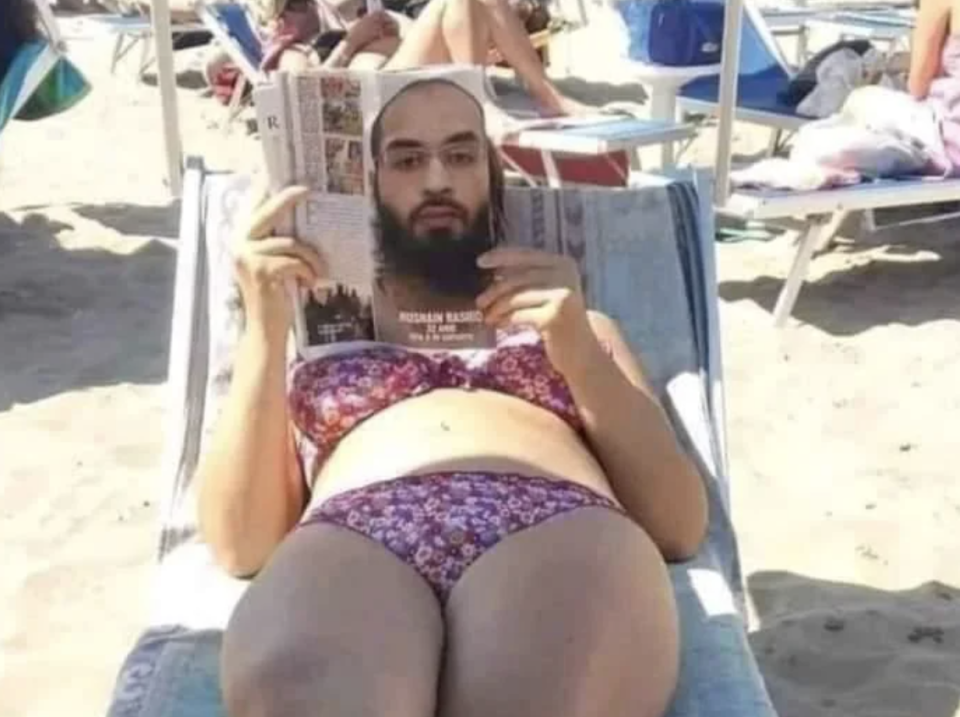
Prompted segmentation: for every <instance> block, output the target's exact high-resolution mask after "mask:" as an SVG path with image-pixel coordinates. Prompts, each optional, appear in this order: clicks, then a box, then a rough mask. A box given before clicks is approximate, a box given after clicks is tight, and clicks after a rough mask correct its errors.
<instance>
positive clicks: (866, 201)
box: [722, 179, 960, 327]
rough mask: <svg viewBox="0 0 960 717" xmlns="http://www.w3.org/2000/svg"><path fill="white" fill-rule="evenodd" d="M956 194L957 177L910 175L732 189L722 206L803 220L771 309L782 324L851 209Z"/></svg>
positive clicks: (747, 214) (959, 196) (959, 191)
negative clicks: (789, 188)
mask: <svg viewBox="0 0 960 717" xmlns="http://www.w3.org/2000/svg"><path fill="white" fill-rule="evenodd" d="M958 200H960V179H911V180H905V181H901V182H892V181H885V182H883V183H882V184H881V185H880V186H871V185H869V184H864V185H860V186H856V187H845V188H842V189H825V190H820V191H815V192H774V193H764V192H735V193H733V194H732V195H731V196H730V198H729V200H728V202H727V204H726V205H725V206H724V207H723V210H722V211H724V212H726V213H730V214H733V215H736V216H739V217H743V218H746V219H756V220H761V221H762V220H770V219H787V218H791V217H801V218H803V219H805V220H806V226H805V227H804V228H803V230H802V231H801V234H800V237H799V240H798V243H797V251H796V254H795V255H794V258H793V264H792V266H791V267H790V272H789V273H788V274H787V279H786V281H785V282H784V285H783V288H782V289H781V291H780V296H779V297H778V298H777V303H776V306H775V307H774V310H773V321H774V325H775V326H777V327H782V326H784V325H785V324H786V322H787V320H788V319H789V318H790V315H791V314H792V312H793V307H794V305H795V304H796V302H797V297H798V296H799V295H800V289H801V288H802V287H803V281H804V279H805V278H806V275H807V269H808V268H809V266H810V260H811V259H812V258H813V255H814V254H815V253H816V251H817V250H818V249H821V248H822V247H824V246H826V245H827V244H828V242H829V241H830V240H831V239H832V238H833V237H834V235H835V234H836V233H837V230H838V229H839V228H840V225H841V224H842V223H843V221H844V219H846V218H847V216H848V215H849V214H850V213H851V212H855V211H865V212H869V211H872V210H874V209H883V208H886V207H905V206H911V205H918V204H935V203H937V202H947V201H958Z"/></svg>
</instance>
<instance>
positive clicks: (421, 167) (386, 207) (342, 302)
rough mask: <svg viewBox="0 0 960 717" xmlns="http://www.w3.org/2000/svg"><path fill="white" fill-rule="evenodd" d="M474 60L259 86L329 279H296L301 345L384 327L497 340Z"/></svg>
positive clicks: (275, 175)
mask: <svg viewBox="0 0 960 717" xmlns="http://www.w3.org/2000/svg"><path fill="white" fill-rule="evenodd" d="M483 98H484V88H483V78H482V74H481V71H480V70H479V69H478V68H474V67H459V66H445V67H434V68H428V69H422V70H414V71H409V72H379V73H373V72H366V73H364V72H354V71H349V70H330V71H327V70H314V71H309V72H305V73H302V74H280V75H279V76H278V79H277V81H276V86H271V87H267V88H265V89H260V90H258V96H257V110H258V114H259V115H261V119H260V122H261V127H269V128H271V131H270V132H262V137H263V145H264V151H265V154H266V165H267V169H268V172H269V173H270V174H271V180H272V184H273V185H274V186H275V187H280V186H284V185H287V184H292V183H296V184H303V185H306V186H307V187H309V189H310V190H311V191H310V194H309V195H308V197H307V199H306V200H305V201H304V202H303V203H302V205H301V206H300V207H298V210H297V212H296V217H295V219H294V226H293V227H292V228H291V230H292V233H293V235H294V236H295V237H296V238H298V239H300V240H302V241H306V242H309V243H310V244H312V245H313V246H314V247H315V248H316V249H317V251H318V252H319V253H320V254H321V256H322V257H323V259H324V262H325V264H326V266H327V269H328V271H329V276H328V277H327V280H326V281H324V282H323V283H322V284H321V285H318V286H316V287H312V288H309V289H306V288H301V289H299V290H297V291H296V292H295V293H296V300H297V312H296V317H297V319H296V332H297V336H296V338H297V345H298V350H299V353H300V354H301V355H302V356H304V357H306V358H309V357H311V356H313V355H317V353H318V352H322V351H325V350H326V349H327V348H328V347H329V345H330V344H335V343H339V342H349V341H363V340H376V341H380V342H385V343H390V344H396V345H401V346H407V347H410V348H416V349H422V350H427V351H430V350H455V349H462V348H481V347H485V346H490V345H492V343H493V340H494V332H493V330H492V329H491V328H489V327H487V326H485V325H484V323H483V320H482V316H481V314H480V312H479V311H478V310H477V308H476V297H477V296H478V295H479V294H480V293H481V292H482V291H483V290H484V289H485V288H486V286H487V284H488V282H489V281H490V278H491V277H490V276H489V275H488V274H487V272H485V271H483V270H482V269H480V268H479V267H478V265H477V259H478V257H479V256H480V255H482V254H484V253H485V252H487V251H489V250H490V249H492V248H493V247H494V246H496V244H497V243H498V242H499V240H500V228H499V221H498V220H497V218H496V217H497V213H498V212H499V209H498V208H497V207H498V202H499V199H498V198H497V197H495V196H492V191H491V187H492V184H493V179H494V177H493V173H492V172H491V167H492V166H494V165H493V163H492V158H491V157H490V154H489V153H490V151H491V149H490V146H489V144H488V142H487V139H486V133H485V123H484V113H483V104H482V103H483Z"/></svg>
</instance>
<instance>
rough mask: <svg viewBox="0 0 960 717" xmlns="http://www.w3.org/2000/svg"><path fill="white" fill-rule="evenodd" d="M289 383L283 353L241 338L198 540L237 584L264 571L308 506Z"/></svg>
mask: <svg viewBox="0 0 960 717" xmlns="http://www.w3.org/2000/svg"><path fill="white" fill-rule="evenodd" d="M285 380H286V377H285V361H284V355H283V351H282V350H280V351H277V350H275V349H274V348H273V347H272V346H271V345H270V344H269V343H268V342H267V341H265V340H264V339H263V338H261V337H258V336H255V335H252V334H250V333H248V334H246V335H244V337H243V338H242V340H241V342H240V345H239V347H238V352H237V357H236V362H235V365H234V375H233V381H232V383H231V385H230V391H229V393H228V394H227V397H226V399H225V402H224V406H223V413H222V414H221V416H222V417H221V419H220V422H219V423H218V424H217V427H216V430H215V432H214V434H213V438H212V439H211V442H210V446H209V448H208V449H207V450H206V452H205V453H204V455H203V458H202V460H201V462H200V465H199V467H198V469H197V477H196V479H197V481H198V484H199V486H200V491H199V510H200V530H201V533H202V535H203V537H204V539H205V540H206V541H207V542H208V543H209V544H210V546H211V548H212V549H213V552H214V555H215V557H216V558H217V561H218V562H219V563H220V564H221V565H222V566H223V567H224V568H225V569H226V570H227V571H228V572H230V573H231V574H232V575H235V576H238V577H247V576H250V575H253V574H255V573H256V572H257V571H259V569H260V568H261V567H262V566H263V564H264V563H265V562H266V561H267V558H268V557H269V556H270V554H271V553H272V552H273V550H274V549H275V548H276V546H277V545H278V544H279V543H280V541H281V540H282V539H283V537H284V536H285V535H286V534H287V533H288V532H290V529H291V528H292V527H293V526H294V525H295V524H296V522H297V520H298V518H299V517H300V514H301V512H302V510H303V505H304V502H305V500H306V490H305V487H304V482H303V479H302V477H301V474H300V468H299V463H298V461H297V459H296V456H295V454H294V451H293V441H292V437H291V435H290V430H289V421H288V418H287V406H286V395H285Z"/></svg>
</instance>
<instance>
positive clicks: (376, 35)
mask: <svg viewBox="0 0 960 717" xmlns="http://www.w3.org/2000/svg"><path fill="white" fill-rule="evenodd" d="M398 32H399V29H398V28H397V23H396V21H395V20H394V19H393V18H392V17H390V15H389V14H387V12H385V11H384V10H378V11H376V12H372V13H369V14H367V15H364V16H363V17H361V18H360V19H359V20H357V21H356V22H355V23H353V24H352V25H351V26H350V27H349V29H348V30H347V38H346V41H347V42H348V43H349V44H350V47H351V48H352V51H353V52H354V53H356V52H361V51H362V50H363V48H365V47H366V46H367V45H369V44H370V43H372V42H376V41H377V40H379V39H380V38H383V37H394V36H396V35H397V34H398Z"/></svg>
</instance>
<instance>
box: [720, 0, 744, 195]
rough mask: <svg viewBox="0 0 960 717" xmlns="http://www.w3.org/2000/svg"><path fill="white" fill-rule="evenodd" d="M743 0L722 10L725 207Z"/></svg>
mask: <svg viewBox="0 0 960 717" xmlns="http://www.w3.org/2000/svg"><path fill="white" fill-rule="evenodd" d="M742 23H743V0H726V9H725V10H724V14H723V57H722V58H721V60H720V88H719V97H718V98H717V99H718V101H719V104H720V106H719V108H718V112H719V115H718V117H717V151H716V173H715V185H714V204H715V205H716V206H718V207H722V206H724V205H725V204H726V203H727V198H728V197H729V196H730V167H731V164H732V160H733V122H734V117H735V114H736V109H737V77H738V70H739V69H740V27H741V25H742Z"/></svg>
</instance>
